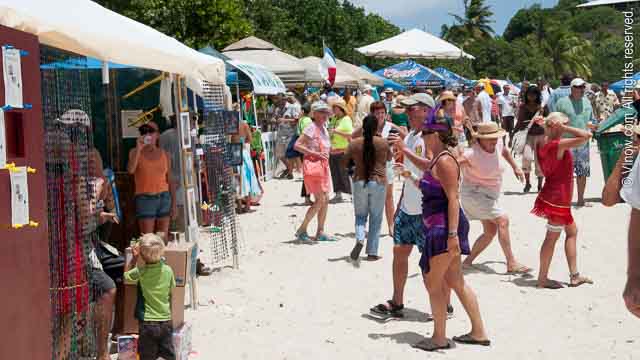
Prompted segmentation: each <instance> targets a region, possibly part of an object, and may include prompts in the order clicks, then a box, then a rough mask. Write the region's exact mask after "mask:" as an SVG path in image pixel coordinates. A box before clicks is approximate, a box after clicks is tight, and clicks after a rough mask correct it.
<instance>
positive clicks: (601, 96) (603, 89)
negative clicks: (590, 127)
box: [593, 81, 620, 122]
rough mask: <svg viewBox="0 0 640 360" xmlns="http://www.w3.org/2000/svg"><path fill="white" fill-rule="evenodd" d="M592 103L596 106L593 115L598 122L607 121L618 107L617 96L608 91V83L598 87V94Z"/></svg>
mask: <svg viewBox="0 0 640 360" xmlns="http://www.w3.org/2000/svg"><path fill="white" fill-rule="evenodd" d="M593 102H594V103H595V105H596V106H595V108H594V109H593V112H594V114H593V115H594V116H595V118H596V120H597V121H598V122H602V121H604V120H607V119H608V118H609V116H611V114H613V112H614V111H615V110H616V109H617V108H618V107H620V101H618V96H616V93H614V92H613V91H612V90H609V83H608V82H606V81H605V82H603V83H602V85H601V86H600V92H599V93H597V94H596V96H595V100H594V101H593Z"/></svg>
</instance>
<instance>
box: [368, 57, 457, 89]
mask: <svg viewBox="0 0 640 360" xmlns="http://www.w3.org/2000/svg"><path fill="white" fill-rule="evenodd" d="M375 74H376V75H379V76H382V77H385V78H388V79H391V80H393V81H396V82H398V83H400V84H402V85H404V86H408V87H428V88H442V87H444V86H445V85H446V83H447V81H446V79H445V78H444V77H442V75H440V74H438V73H437V72H435V71H433V70H431V69H429V68H428V67H426V66H424V65H421V64H418V63H416V62H415V61H413V60H406V61H403V62H401V63H398V64H395V65H392V66H389V67H387V68H384V69H380V70H378V71H376V72H375Z"/></svg>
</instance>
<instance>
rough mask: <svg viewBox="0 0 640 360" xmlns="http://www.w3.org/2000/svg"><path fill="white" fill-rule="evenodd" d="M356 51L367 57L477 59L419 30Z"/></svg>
mask: <svg viewBox="0 0 640 360" xmlns="http://www.w3.org/2000/svg"><path fill="white" fill-rule="evenodd" d="M356 51H358V52H360V53H362V54H364V55H367V56H374V57H390V58H402V59H459V58H461V57H466V58H470V59H475V58H474V57H473V56H471V55H469V54H467V53H465V52H464V51H462V50H461V49H459V48H458V47H457V46H455V45H453V44H451V43H449V42H447V41H444V40H442V39H440V38H439V37H437V36H434V35H432V34H429V33H428V32H425V31H422V30H419V29H413V30H409V31H405V32H403V33H402V34H399V35H396V36H393V37H390V38H388V39H386V40H382V41H379V42H377V43H374V44H371V45H367V46H363V47H360V48H357V49H356Z"/></svg>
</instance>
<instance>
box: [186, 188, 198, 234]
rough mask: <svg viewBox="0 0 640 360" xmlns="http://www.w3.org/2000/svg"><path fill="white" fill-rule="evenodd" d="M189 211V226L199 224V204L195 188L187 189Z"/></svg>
mask: <svg viewBox="0 0 640 360" xmlns="http://www.w3.org/2000/svg"><path fill="white" fill-rule="evenodd" d="M187 211H188V213H189V214H188V215H189V216H188V217H189V226H193V225H196V226H197V225H198V204H197V203H196V191H195V189H194V188H190V189H187Z"/></svg>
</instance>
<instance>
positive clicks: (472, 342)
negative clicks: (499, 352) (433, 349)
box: [453, 334, 491, 346]
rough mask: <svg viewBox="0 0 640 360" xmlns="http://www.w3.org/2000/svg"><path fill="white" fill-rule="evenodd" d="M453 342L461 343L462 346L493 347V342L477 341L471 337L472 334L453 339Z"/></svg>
mask: <svg viewBox="0 0 640 360" xmlns="http://www.w3.org/2000/svg"><path fill="white" fill-rule="evenodd" d="M453 341H455V342H458V343H461V344H467V345H480V346H490V345H491V341H489V340H476V339H474V338H473V337H471V334H465V335H462V336H454V337H453Z"/></svg>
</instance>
